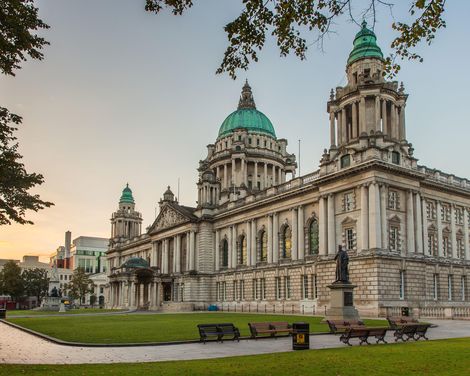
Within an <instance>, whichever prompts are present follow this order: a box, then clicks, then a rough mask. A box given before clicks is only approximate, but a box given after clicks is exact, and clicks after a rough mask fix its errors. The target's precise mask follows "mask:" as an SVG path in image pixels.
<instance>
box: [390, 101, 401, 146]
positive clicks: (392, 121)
mask: <svg viewBox="0 0 470 376" xmlns="http://www.w3.org/2000/svg"><path fill="white" fill-rule="evenodd" d="M390 134H391V136H392V137H393V138H395V139H397V140H398V139H400V135H399V132H398V129H397V127H396V126H395V104H394V103H393V102H390Z"/></svg>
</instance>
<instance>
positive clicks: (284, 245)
mask: <svg viewBox="0 0 470 376" xmlns="http://www.w3.org/2000/svg"><path fill="white" fill-rule="evenodd" d="M291 256H292V231H291V229H290V227H289V226H285V227H284V230H283V231H282V236H281V257H282V258H291Z"/></svg>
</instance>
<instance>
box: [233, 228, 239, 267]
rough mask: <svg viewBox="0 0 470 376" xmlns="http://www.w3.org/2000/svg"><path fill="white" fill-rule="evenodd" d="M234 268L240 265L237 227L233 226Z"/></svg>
mask: <svg viewBox="0 0 470 376" xmlns="http://www.w3.org/2000/svg"><path fill="white" fill-rule="evenodd" d="M232 233H233V237H232V268H236V267H237V264H238V260H237V236H238V235H237V227H236V226H232Z"/></svg>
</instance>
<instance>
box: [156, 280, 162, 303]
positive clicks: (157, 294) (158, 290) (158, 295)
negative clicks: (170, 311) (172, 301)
mask: <svg viewBox="0 0 470 376" xmlns="http://www.w3.org/2000/svg"><path fill="white" fill-rule="evenodd" d="M155 298H156V306H157V307H160V304H161V300H162V296H161V283H159V282H157V293H156V297H155Z"/></svg>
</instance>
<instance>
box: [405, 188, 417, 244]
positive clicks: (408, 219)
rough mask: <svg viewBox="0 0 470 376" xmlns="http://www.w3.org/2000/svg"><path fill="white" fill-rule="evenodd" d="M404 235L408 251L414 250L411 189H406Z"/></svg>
mask: <svg viewBox="0 0 470 376" xmlns="http://www.w3.org/2000/svg"><path fill="white" fill-rule="evenodd" d="M406 237H407V239H408V242H407V244H408V253H412V252H414V251H415V225H414V214H413V191H411V190H408V193H407V200H406Z"/></svg>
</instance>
